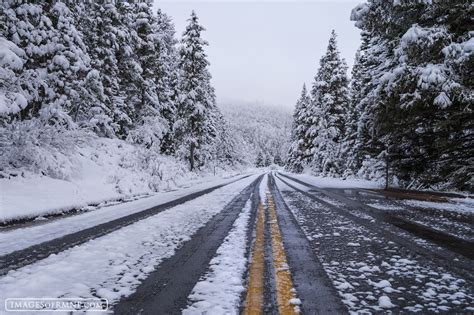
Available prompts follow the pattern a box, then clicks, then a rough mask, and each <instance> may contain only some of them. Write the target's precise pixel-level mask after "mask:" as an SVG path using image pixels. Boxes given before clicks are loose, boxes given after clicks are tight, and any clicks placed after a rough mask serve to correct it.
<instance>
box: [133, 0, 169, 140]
mask: <svg viewBox="0 0 474 315" xmlns="http://www.w3.org/2000/svg"><path fill="white" fill-rule="evenodd" d="M152 4H153V2H152V1H142V2H137V3H134V4H133V14H132V16H133V19H132V23H133V24H132V27H133V31H134V33H136V35H137V37H136V38H137V42H136V43H135V50H136V52H135V55H136V58H137V62H138V64H139V66H140V69H141V73H140V77H139V81H138V85H137V86H138V88H139V98H138V99H136V103H135V104H134V107H135V115H134V117H133V120H134V130H132V131H131V132H130V134H129V136H128V139H129V140H131V141H133V142H135V143H139V144H142V145H144V146H145V147H147V148H150V147H152V146H157V147H158V148H161V139H162V138H163V136H164V134H165V133H166V132H167V130H168V129H169V126H168V124H167V122H166V120H165V119H164V118H163V117H162V109H161V102H160V100H159V97H158V89H157V83H158V78H159V64H158V62H159V58H158V57H159V47H160V46H161V38H160V35H159V34H158V33H157V32H156V31H157V29H156V20H155V17H154V16H153V13H152V9H151V7H152Z"/></svg>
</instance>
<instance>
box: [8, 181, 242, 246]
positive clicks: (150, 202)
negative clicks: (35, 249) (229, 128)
mask: <svg viewBox="0 0 474 315" xmlns="http://www.w3.org/2000/svg"><path fill="white" fill-rule="evenodd" d="M238 178H239V177H234V178H228V179H215V180H213V181H209V182H206V183H203V184H199V185H196V186H191V187H189V188H185V189H181V190H177V191H170V192H163V193H157V194H156V195H154V196H151V197H148V198H144V199H140V200H136V201H133V202H128V203H124V204H118V205H115V206H110V207H106V208H102V209H99V210H95V211H91V212H86V213H83V214H80V215H77V216H71V217H65V218H63V219H61V220H54V221H51V222H49V223H46V224H42V225H36V226H31V227H25V228H20V229H15V230H10V231H5V232H0V255H5V254H8V253H11V252H14V251H16V250H20V249H24V248H27V247H29V246H32V245H35V244H40V243H42V242H46V241H49V240H52V239H55V238H58V237H61V236H64V235H67V234H71V233H74V232H77V231H81V230H83V229H86V228H90V227H93V226H96V225H99V224H101V223H104V222H109V221H112V220H115V219H118V218H121V217H124V216H126V215H129V214H132V213H136V212H140V211H143V210H146V209H149V208H151V207H154V206H156V205H159V204H163V203H166V202H169V201H172V200H174V199H177V198H180V197H183V196H186V195H189V194H192V193H194V192H197V191H200V190H204V189H207V188H210V187H213V186H216V185H220V184H225V183H229V182H232V181H234V180H236V179H238Z"/></svg>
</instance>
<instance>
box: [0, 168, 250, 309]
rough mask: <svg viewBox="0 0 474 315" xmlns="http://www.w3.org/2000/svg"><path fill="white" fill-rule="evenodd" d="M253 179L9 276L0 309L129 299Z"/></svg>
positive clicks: (2, 285) (1, 283) (0, 281)
mask: <svg viewBox="0 0 474 315" xmlns="http://www.w3.org/2000/svg"><path fill="white" fill-rule="evenodd" d="M256 177H257V176H256V175H254V176H250V177H248V178H245V179H243V180H240V181H237V182H235V183H232V184H230V185H227V186H225V187H222V188H220V189H217V190H215V191H214V192H212V193H210V194H207V195H204V196H202V197H199V198H197V199H194V200H192V201H189V202H187V203H185V204H183V205H179V206H176V207H173V208H171V209H169V210H166V211H164V212H161V213H159V214H157V215H155V216H152V217H150V218H147V219H144V220H141V221H139V222H137V223H134V224H132V225H130V226H127V227H124V228H122V229H120V230H117V231H115V232H112V233H110V234H107V235H105V236H103V237H99V238H96V239H93V240H91V241H89V242H87V243H85V244H83V245H80V246H76V247H74V248H72V249H69V250H66V251H64V252H61V253H59V254H57V255H51V256H49V257H48V258H46V259H43V260H41V261H39V262H36V263H33V264H31V265H28V266H25V267H23V268H20V269H17V270H14V271H10V272H9V273H8V274H7V275H6V276H4V277H2V278H0V291H1V292H7V293H8V294H7V296H5V295H2V296H1V297H0V305H2V306H1V307H3V305H4V299H5V298H7V297H10V298H11V297H30V296H34V297H83V298H87V297H104V298H107V299H109V302H111V303H112V304H113V303H114V302H116V301H117V300H118V299H119V298H120V297H122V296H128V295H130V294H131V293H132V292H133V291H134V288H135V287H136V286H137V285H138V284H139V283H140V282H141V280H142V279H144V278H145V277H146V276H147V275H148V274H149V273H150V272H151V271H153V270H154V269H155V267H156V266H157V265H159V263H160V262H161V261H162V260H163V259H164V258H167V257H170V256H172V255H173V253H174V251H175V250H176V248H178V247H179V246H181V244H183V242H185V241H187V240H189V239H190V238H191V237H192V235H193V234H194V233H195V232H196V231H197V230H198V229H199V228H200V227H202V226H204V225H205V224H206V222H208V221H209V219H211V218H212V217H213V216H214V215H215V214H217V213H219V212H220V211H221V210H222V209H223V208H224V206H225V205H226V204H227V203H228V202H229V200H231V199H232V198H233V197H234V196H236V195H238V194H239V192H240V191H241V190H242V189H243V188H244V187H246V186H247V185H249V184H250V183H251V182H252V181H253V180H255V179H256ZM240 220H241V221H242V220H245V217H243V218H242V217H241V219H240ZM241 221H239V222H241ZM229 237H230V236H229ZM2 243H3V242H2ZM84 262H87V268H84ZM55 314H57V313H56V312H55Z"/></svg>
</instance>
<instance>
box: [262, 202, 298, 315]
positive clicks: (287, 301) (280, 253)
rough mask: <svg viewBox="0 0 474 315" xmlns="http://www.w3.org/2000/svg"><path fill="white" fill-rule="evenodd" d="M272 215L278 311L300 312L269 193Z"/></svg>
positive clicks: (283, 312)
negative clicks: (295, 300) (295, 302)
mask: <svg viewBox="0 0 474 315" xmlns="http://www.w3.org/2000/svg"><path fill="white" fill-rule="evenodd" d="M267 200H268V210H269V215H270V236H271V240H272V252H273V267H274V269H275V282H276V291H277V303H278V311H279V313H280V314H281V315H289V314H299V307H296V305H294V304H292V303H291V302H294V300H293V301H292V299H295V298H296V290H295V288H294V286H293V281H292V280H291V273H290V269H289V267H288V261H287V260H286V254H285V248H284V246H283V241H282V237H281V232H280V227H279V226H278V217H277V214H276V209H275V203H274V202H273V197H272V196H271V194H270V193H268V194H267Z"/></svg>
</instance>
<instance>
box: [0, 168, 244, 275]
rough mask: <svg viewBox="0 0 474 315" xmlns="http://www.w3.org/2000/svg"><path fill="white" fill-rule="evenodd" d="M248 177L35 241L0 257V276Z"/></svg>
mask: <svg viewBox="0 0 474 315" xmlns="http://www.w3.org/2000/svg"><path fill="white" fill-rule="evenodd" d="M249 176H250V175H248V176H244V177H241V178H239V179H237V180H234V181H231V182H229V183H226V184H221V185H217V186H213V187H210V188H207V189H204V190H201V191H198V192H195V193H192V194H189V195H187V196H184V197H181V198H177V199H175V200H172V201H169V202H166V203H163V204H160V205H157V206H155V207H152V208H149V209H146V210H143V211H140V212H136V213H133V214H130V215H127V216H124V217H121V218H118V219H115V220H112V221H109V222H105V223H102V224H99V225H96V226H93V227H90V228H87V229H84V230H81V231H78V232H75V233H72V234H68V235H64V236H62V237H59V238H56V239H53V240H50V241H46V242H43V243H40V244H36V245H33V246H30V247H27V248H25V249H21V250H18V251H14V252H12V253H9V254H6V255H4V256H1V257H0V276H3V275H5V274H7V273H8V271H10V270H14V269H18V268H21V267H24V266H26V265H29V264H32V263H35V262H37V261H39V260H41V259H44V258H46V257H48V256H49V255H51V254H57V253H60V252H62V251H65V250H67V249H69V248H72V247H74V246H77V245H81V244H84V243H86V242H88V241H90V240H92V239H94V238H97V237H101V236H104V235H106V234H109V233H111V232H114V231H116V230H118V229H121V228H123V227H125V226H128V225H130V224H132V223H135V222H137V221H140V220H143V219H146V218H148V217H150V216H153V215H156V214H158V213H160V212H162V211H165V210H167V209H169V208H172V207H175V206H177V205H180V204H183V203H185V202H188V201H190V200H193V199H196V198H198V197H201V196H203V195H205V194H208V193H211V192H212V191H214V190H216V189H218V188H221V187H224V186H226V185H229V184H232V183H235V182H236V181H239V180H242V179H244V178H247V177H249Z"/></svg>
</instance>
